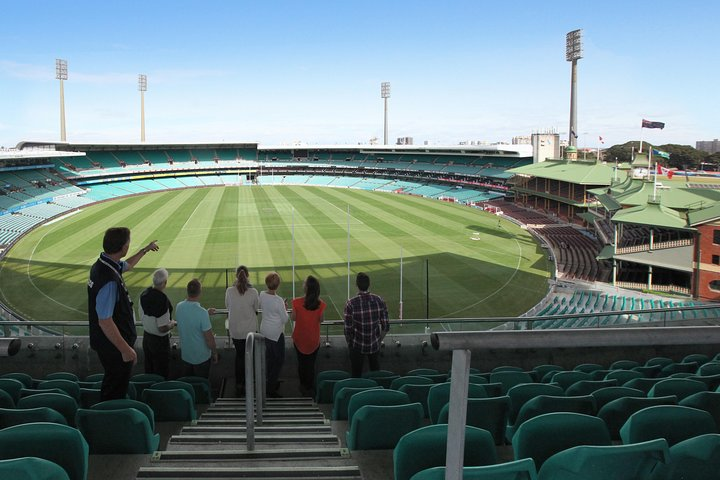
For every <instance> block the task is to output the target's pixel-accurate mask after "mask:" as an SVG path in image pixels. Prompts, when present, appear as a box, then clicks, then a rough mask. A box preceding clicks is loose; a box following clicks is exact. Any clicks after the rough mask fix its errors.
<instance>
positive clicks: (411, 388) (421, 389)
mask: <svg viewBox="0 0 720 480" xmlns="http://www.w3.org/2000/svg"><path fill="white" fill-rule="evenodd" d="M433 386H434V384H431V385H415V384H412V383H406V384H405V385H403V386H401V387H400V391H401V392H403V393H407V396H408V398H410V402H411V403H416V402H417V403H419V404H420V405H422V407H423V418H430V413H429V411H428V393H429V392H430V389H431V388H432V387H433Z"/></svg>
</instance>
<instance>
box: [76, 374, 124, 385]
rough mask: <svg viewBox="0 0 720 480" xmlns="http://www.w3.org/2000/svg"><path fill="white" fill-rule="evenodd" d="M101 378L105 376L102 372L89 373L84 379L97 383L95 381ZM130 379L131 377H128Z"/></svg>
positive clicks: (101, 379) (99, 380) (100, 380)
mask: <svg viewBox="0 0 720 480" xmlns="http://www.w3.org/2000/svg"><path fill="white" fill-rule="evenodd" d="M103 378H105V374H104V373H91V374H90V375H88V376H87V377H85V381H86V382H93V383H97V382H102V381H103ZM130 380H132V378H130Z"/></svg>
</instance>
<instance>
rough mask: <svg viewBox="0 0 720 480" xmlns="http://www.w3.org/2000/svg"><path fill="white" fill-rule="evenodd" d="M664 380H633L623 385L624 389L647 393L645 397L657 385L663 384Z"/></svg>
mask: <svg viewBox="0 0 720 480" xmlns="http://www.w3.org/2000/svg"><path fill="white" fill-rule="evenodd" d="M663 380H665V379H664V378H633V379H632V380H628V381H627V382H625V383H623V385H622V386H623V387H628V388H634V389H636V390H641V391H643V392H645V395H647V394H648V392H650V390H652V388H653V387H654V386H655V384H657V383H659V382H662V381H663Z"/></svg>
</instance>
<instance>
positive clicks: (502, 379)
mask: <svg viewBox="0 0 720 480" xmlns="http://www.w3.org/2000/svg"><path fill="white" fill-rule="evenodd" d="M490 383H500V384H502V386H503V393H504V394H507V392H508V390H510V389H511V388H512V387H514V386H515V385H520V384H522V383H534V381H533V378H532V377H531V376H530V374H529V373H527V372H517V371H507V370H506V371H499V372H493V373H491V374H490Z"/></svg>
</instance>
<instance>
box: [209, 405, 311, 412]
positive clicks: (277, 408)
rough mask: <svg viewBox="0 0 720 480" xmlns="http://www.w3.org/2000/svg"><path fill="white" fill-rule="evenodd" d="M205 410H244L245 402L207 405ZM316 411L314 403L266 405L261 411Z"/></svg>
mask: <svg viewBox="0 0 720 480" xmlns="http://www.w3.org/2000/svg"><path fill="white" fill-rule="evenodd" d="M206 411H207V412H225V411H233V412H244V411H245V404H244V403H239V404H237V405H231V404H227V405H225V404H223V405H212V406H210V407H208V409H207V410H206ZM287 411H291V412H317V411H318V408H317V407H316V406H315V405H306V404H302V405H267V406H265V407H263V412H287Z"/></svg>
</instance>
